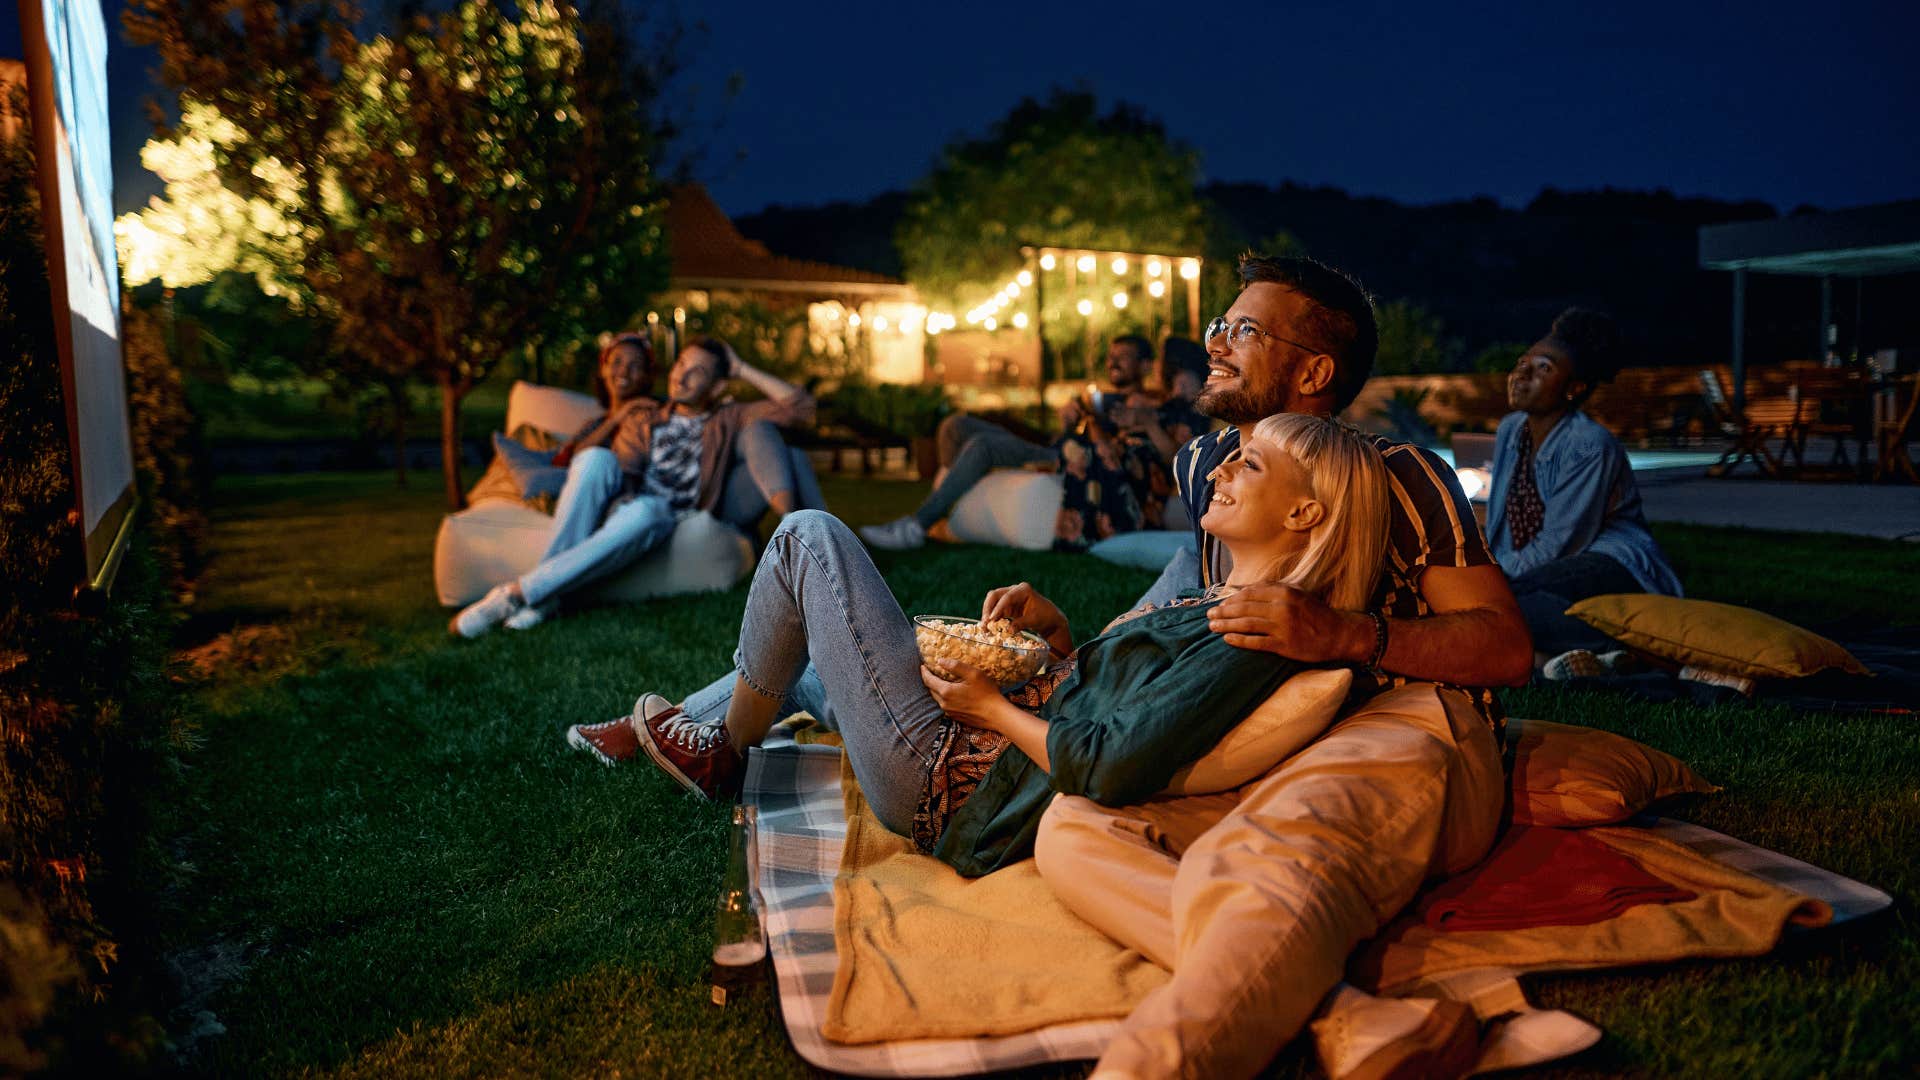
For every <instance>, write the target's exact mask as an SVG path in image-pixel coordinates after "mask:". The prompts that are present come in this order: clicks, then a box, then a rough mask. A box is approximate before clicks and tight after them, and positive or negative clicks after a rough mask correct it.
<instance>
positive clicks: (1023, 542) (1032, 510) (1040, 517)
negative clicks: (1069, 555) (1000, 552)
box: [947, 469, 1061, 551]
mask: <svg viewBox="0 0 1920 1080" xmlns="http://www.w3.org/2000/svg"><path fill="white" fill-rule="evenodd" d="M1060 498H1061V486H1060V477H1058V476H1057V475H1055V474H1053V473H1039V472H1030V471H1028V470H1026V469H997V470H995V471H993V472H990V473H988V474H987V475H985V476H983V477H981V478H980V482H979V483H977V484H975V485H973V489H972V490H970V491H968V492H967V493H966V494H965V495H962V496H961V497H960V501H959V502H957V503H954V504H953V510H952V512H951V513H949V514H948V515H947V527H948V528H949V529H951V530H952V531H953V536H954V539H956V540H961V541H964V542H965V543H969V544H993V545H995V546H997V547H1011V548H1019V549H1021V550H1023V551H1045V550H1047V549H1048V548H1051V547H1052V546H1053V526H1054V522H1055V520H1056V519H1058V518H1059V516H1060Z"/></svg>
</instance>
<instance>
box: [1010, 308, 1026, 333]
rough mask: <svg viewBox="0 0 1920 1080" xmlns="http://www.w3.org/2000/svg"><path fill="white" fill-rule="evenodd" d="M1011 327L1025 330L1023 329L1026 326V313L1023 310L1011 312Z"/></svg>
mask: <svg viewBox="0 0 1920 1080" xmlns="http://www.w3.org/2000/svg"><path fill="white" fill-rule="evenodd" d="M1013 328H1014V329H1015V330H1025V329H1026V328H1027V313H1026V312H1024V311H1016V312H1014V313H1013Z"/></svg>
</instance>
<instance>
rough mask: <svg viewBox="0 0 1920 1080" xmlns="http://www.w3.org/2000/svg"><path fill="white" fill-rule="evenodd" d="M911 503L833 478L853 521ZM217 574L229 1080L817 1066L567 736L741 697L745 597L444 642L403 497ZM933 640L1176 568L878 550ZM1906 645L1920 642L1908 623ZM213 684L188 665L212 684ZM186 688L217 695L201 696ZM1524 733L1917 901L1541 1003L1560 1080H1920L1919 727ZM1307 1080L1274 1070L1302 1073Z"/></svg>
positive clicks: (1745, 715)
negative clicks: (737, 986)
mask: <svg viewBox="0 0 1920 1080" xmlns="http://www.w3.org/2000/svg"><path fill="white" fill-rule="evenodd" d="M923 491H924V488H923V486H921V485H917V484H909V483H898V482H884V481H872V482H863V483H854V482H850V481H843V480H837V479H834V478H829V480H828V484H827V495H828V498H829V500H830V501H831V502H832V504H833V505H834V507H835V509H836V510H837V511H839V512H840V513H841V514H842V515H843V516H845V517H847V518H848V519H849V520H852V521H855V522H857V523H864V522H868V521H876V520H881V519H884V518H887V517H891V516H893V515H894V514H897V513H899V512H901V510H903V509H904V508H906V507H909V506H911V505H912V504H913V503H914V502H915V501H916V500H917V499H918V498H919V496H920V494H921V493H922V492H923ZM217 495H218V503H217V506H216V508H215V512H214V528H213V533H212V537H211V548H212V552H213V557H214V562H213V564H212V569H211V570H210V571H209V573H208V575H207V577H206V579H205V580H204V582H203V583H202V586H201V588H200V591H199V599H198V602H197V605H196V608H195V612H194V615H193V618H192V619H191V620H190V622H189V624H188V626H187V628H186V630H185V637H186V638H187V640H186V641H183V645H185V646H189V648H186V649H184V650H183V653H182V659H181V663H180V668H181V673H182V677H183V678H188V679H190V680H192V682H191V686H192V689H191V691H190V693H191V697H192V703H193V709H194V712H195V713H196V715H197V718H198V723H199V728H200V734H201V740H202V741H201V746H200V748H199V749H198V750H197V752H195V753H193V754H191V755H190V756H189V772H188V774H187V776H186V778H185V782H184V784H183V785H182V798H181V799H180V801H179V802H178V804H177V805H175V806H173V807H171V808H169V812H168V813H167V814H166V815H165V818H166V820H167V822H168V823H169V827H170V830H171V837H170V838H169V840H170V844H171V848H172V850H173V851H174V852H175V853H176V855H177V856H178V857H179V858H180V859H181V860H182V861H183V862H184V863H185V864H186V866H187V872H186V873H184V874H183V875H181V879H180V880H179V881H178V882H174V883H170V884H169V885H168V886H167V887H166V888H165V889H163V890H161V891H160V893H159V902H160V903H161V904H162V906H163V916H164V922H165V925H166V926H167V927H168V938H169V942H168V943H169V945H170V946H171V947H173V948H175V949H177V950H178V951H179V954H180V956H181V957H182V958H183V960H184V968H185V970H186V971H187V972H188V975H189V987H190V989H192V990H193V991H194V993H195V994H196V998H195V1000H194V1001H193V1002H192V1003H191V1004H190V1007H189V1009H188V1013H189V1014H191V1013H192V1012H193V1011H197V1010H209V1011H211V1012H212V1013H213V1014H214V1016H215V1017H217V1019H218V1021H219V1023H220V1024H222V1025H224V1026H225V1029H226V1031H225V1033H224V1034H221V1035H217V1036H211V1037H207V1038H203V1039H201V1040H200V1041H199V1042H198V1043H197V1044H196V1045H195V1047H194V1054H195V1057H194V1059H193V1060H194V1064H195V1065H196V1067H197V1068H200V1069H205V1070H208V1071H212V1072H218V1073H246V1074H250V1075H252V1074H263V1073H264V1074H288V1073H322V1074H342V1075H366V1076H381V1077H386V1076H396V1075H398V1076H413V1075H417V1076H443V1075H467V1074H503V1073H542V1074H566V1075H579V1074H593V1075H625V1076H653V1075H675V1076H680V1075H687V1076H720V1075H738V1076H778V1075H795V1074H804V1073H806V1072H807V1071H808V1070H807V1069H806V1067H805V1065H804V1064H803V1063H802V1062H801V1061H800V1060H799V1059H798V1058H797V1057H796V1056H795V1055H794V1054H793V1052H792V1051H791V1049H790V1048H789V1047H788V1044H787V1041H786V1038H785V1035H784V1033H783V1031H782V1029H781V1027H780V1024H779V1022H778V1018H777V1017H776V1016H775V1015H774V1013H773V1006H772V1003H771V995H770V994H768V993H767V992H765V991H762V992H760V993H757V994H754V995H749V996H748V997H747V998H746V999H745V1000H743V1001H741V1002H738V1003H736V1005H735V1006H734V1007H731V1008H729V1009H728V1010H725V1011H721V1010H717V1009H715V1008H713V1007H712V1006H710V1005H709V1004H707V999H706V983H705V979H706V973H707V953H708V948H709V944H710V934H711V924H712V917H713V902H714V898H715V896H716V893H717V888H718V883H719V879H720V874H721V869H722V863H723V861H724V851H723V847H724V837H725V830H726V824H725V823H726V816H727V815H726V812H725V810H724V809H723V808H720V807H715V806H711V805H707V804H703V803H699V802H696V801H694V800H693V799H692V798H690V797H688V796H684V795H683V794H682V793H681V792H680V791H679V790H678V789H677V788H675V787H674V786H673V785H672V784H671V783H670V782H669V781H667V780H666V779H665V778H664V777H663V776H660V775H657V774H656V773H655V772H653V771H652V770H649V769H643V768H630V769H619V770H609V769H606V768H603V767H601V766H599V765H597V764H595V763H594V762H593V761H591V760H589V759H588V758H587V757H586V756H585V755H583V754H580V753H578V752H575V751H573V750H570V749H568V748H567V746H566V745H565V742H564V740H563V738H562V733H563V731H564V729H565V727H566V725H568V724H570V723H575V722H579V721H583V720H585V721H592V720H602V719H606V718H608V717H611V716H615V715H619V714H623V713H625V712H626V711H628V709H629V708H630V707H631V705H632V703H633V700H634V698H635V696H636V695H637V694H639V693H640V692H641V691H643V690H656V691H659V692H661V693H664V694H666V695H668V696H669V697H673V698H677V697H679V696H680V695H682V694H684V693H685V692H687V691H689V690H691V689H693V688H695V687H696V686H699V685H701V684H703V683H705V682H706V681H708V680H709V679H710V678H712V677H714V676H715V675H717V674H719V673H721V672H722V671H724V670H725V669H726V666H727V663H728V658H729V656H730V652H731V648H732V642H733V639H734V636H735V634H736V633H737V631H738V626H739V618H740V612H741V607H742V604H743V601H744V596H745V589H744V587H742V588H737V589H734V590H733V591H731V592H728V593H723V594H714V595H707V596H697V597H684V598H676V599H674V600H672V601H669V602H659V603H653V604H646V605H639V606H631V607H622V608H616V609H600V610H596V611H589V612H585V613H581V614H577V615H570V616H568V617H567V618H564V619H561V620H558V621H556V622H554V623H551V624H548V625H545V626H542V627H541V628H540V629H539V630H538V631H536V632H533V633H528V634H514V633H508V632H504V631H503V632H501V633H497V634H493V635H490V636H488V637H486V638H483V639H481V640H479V641H476V642H458V643H456V642H452V641H450V640H449V639H448V638H447V637H446V630H445V624H446V618H447V613H446V612H444V611H442V610H441V609H440V608H439V607H438V606H437V605H436V603H435V601H434V597H433V589H432V581H431V569H430V567H431V555H432V547H433V537H434V530H435V528H436V526H437V524H438V521H439V518H440V515H441V514H442V512H443V511H442V508H441V506H440V505H439V504H438V501H437V499H436V496H435V492H434V491H433V490H432V485H419V486H417V487H415V488H413V489H412V490H407V491H400V490H396V489H395V488H393V487H392V486H391V481H390V479H389V478H388V477H387V476H386V475H385V474H364V475H359V474H356V475H310V476H291V477H261V478H248V479H245V480H230V481H222V482H221V484H220V485H219V488H218V492H217ZM1658 532H1659V534H1660V538H1661V540H1662V542H1663V543H1665V544H1666V545H1667V547H1668V550H1669V551H1670V552H1672V553H1673V554H1674V556H1675V560H1676V562H1678V563H1679V564H1680V569H1681V571H1682V574H1683V576H1685V577H1686V579H1687V580H1688V582H1689V584H1690V586H1691V587H1692V588H1693V589H1694V590H1695V591H1696V594H1697V595H1701V596H1705V597H1710V598H1717V599H1728V600H1734V601H1739V602H1744V603H1750V604H1754V605H1755V606H1759V607H1762V608H1766V609H1769V610H1772V611H1774V612H1776V613H1778V614H1781V615H1784V616H1787V617H1790V618H1794V619H1796V620H1799V621H1814V620H1818V619H1825V618H1840V617H1874V618H1880V619H1889V618H1895V617H1898V616H1900V615H1902V614H1903V613H1906V612H1907V611H1908V610H1909V609H1908V606H1907V605H1909V604H1910V593H1911V582H1912V573H1911V569H1912V566H1913V561H1914V560H1913V551H1914V549H1913V548H1911V547H1903V546H1901V545H1897V544H1891V543H1881V542H1870V541H1851V540H1835V539H1830V538H1808V537H1803V536H1797V535H1785V534H1763V533H1751V532H1744V531H1740V530H1717V529H1706V528H1663V529H1660V530H1658ZM881 568H882V570H883V571H884V572H885V573H886V575H887V578H888V580H889V581H890V582H891V583H892V584H893V586H894V588H895V590H896V592H897V593H898V594H899V596H900V598H901V601H902V604H903V606H905V607H906V608H907V609H908V610H909V611H965V610H968V609H970V608H971V607H972V606H973V605H976V604H977V603H978V602H979V597H980V595H981V593H982V592H984V591H985V590H986V589H987V588H989V587H991V586H994V585H999V584H1004V583H1007V582H1010V581H1014V580H1019V579H1022V578H1025V579H1027V580H1031V581H1033V582H1034V583H1035V584H1036V585H1038V586H1039V587H1040V588H1041V589H1042V590H1043V591H1045V592H1046V593H1048V594H1049V595H1052V596H1054V597H1056V598H1057V599H1059V600H1061V601H1062V603H1063V606H1064V607H1065V608H1066V609H1067V611H1068V613H1069V615H1070V616H1071V618H1072V620H1073V622H1074V624H1075V629H1076V631H1077V632H1079V633H1081V634H1086V633H1088V632H1090V631H1091V630H1092V629H1096V628H1097V627H1098V625H1099V624H1100V623H1101V622H1102V621H1103V620H1105V619H1106V618H1107V617H1109V616H1111V615H1113V614H1115V613H1117V612H1119V611H1120V610H1122V609H1123V608H1124V607H1125V606H1126V605H1127V603H1128V602H1129V601H1130V600H1132V599H1133V598H1134V597H1135V596H1137V595H1138V594H1139V593H1140V592H1141V591H1142V590H1143V589H1144V588H1145V587H1146V585H1147V584H1148V583H1149V582H1150V580H1151V578H1152V575H1150V574H1146V573H1142V572H1137V571H1127V570H1120V569H1117V568H1114V567H1111V566H1108V565H1107V564H1105V563H1101V562H1097V561H1092V560H1088V559H1084V558H1076V557H1071V556H1062V555H1052V554H1042V555H1029V554H1022V553H1014V552H1007V551H999V550H990V549H980V548H939V547H936V548H933V549H930V550H927V551H922V552H915V553H911V554H907V555H900V556H883V558H882V562H881ZM1909 617H1910V616H1909ZM195 664H197V665H198V668H197V669H196V668H194V667H193V665H195ZM195 670H197V671H198V672H199V673H198V674H192V673H191V672H192V671H195ZM1509 704H1510V708H1511V711H1512V712H1514V713H1515V714H1516V715H1526V716H1542V717H1548V718H1552V719H1556V720H1564V721H1569V722H1574V723H1585V724H1592V725H1595V726H1599V727H1605V728H1610V729H1614V730H1619V731H1623V732H1627V733H1629V734H1632V735H1634V736H1635V737H1637V738H1641V739H1643V740H1645V741H1647V742H1649V743H1652V744H1653V745H1655V746H1658V747H1661V748H1663V749H1666V750H1668V751H1670V752H1673V753H1677V754H1679V755H1680V756H1682V757H1684V758H1686V759H1687V760H1689V761H1690V762H1692V763H1693V764H1694V765H1695V766H1696V767H1697V768H1698V769H1699V770H1700V771H1701V772H1702V773H1703V774H1704V775H1706V776H1708V777H1709V778H1711V779H1713V780H1714V781H1716V782H1718V783H1721V784H1724V785H1725V786H1726V788H1727V791H1726V793H1725V794H1723V795H1719V796H1716V797H1713V798H1711V799H1705V800H1699V801H1696V802H1693V803H1690V804H1687V805H1685V806H1683V807H1681V808H1680V812H1681V813H1682V815H1683V816H1687V817H1689V818H1691V819H1693V820H1697V821H1700V822H1702V823H1703V824H1706V825H1708V826H1711V827H1713V828H1717V829H1721V830H1724V831H1726V832H1730V833H1733V834H1735V835H1738V836H1741V837H1744V838H1746V839H1749V840H1752V841H1755V842H1757V843H1761V844H1764V845H1766V846H1769V847H1773V848H1777V849H1779V850H1781V851H1784V852H1787V853H1789V854H1792V855H1795V856H1797V857H1800V858H1803V859H1806V860H1808V861H1811V862H1814V863H1817V864H1819V865H1822V866H1826V867H1829V868H1831V869H1834V870H1837V871H1839V872H1841V873H1845V874H1849V875H1852V876H1855V877H1858V878H1861V879H1862V880H1865V881H1868V882H1870V883H1872V884H1874V885H1877V886H1879V887H1881V888H1883V889H1886V890H1888V891H1890V892H1892V893H1893V894H1894V895H1895V896H1896V897H1898V899H1899V906H1898V908H1897V909H1896V911H1895V912H1894V913H1892V914H1891V915H1888V916H1884V917H1882V918H1880V919H1878V920H1877V921H1875V922H1873V923H1871V924H1869V925H1864V926H1858V927H1853V928H1847V929H1845V930H1843V931H1832V932H1823V933H1819V934H1813V935H1808V936H1806V937H1804V938H1801V939H1797V940H1794V941H1792V942H1790V943H1789V944H1788V945H1787V946H1786V947H1784V948H1783V949H1782V950H1781V951H1780V952H1779V953H1778V954H1777V955H1775V956H1773V957H1769V958H1766V959H1762V960H1750V961H1735V962H1725V963H1698V964H1688V965H1682V966H1678V967H1672V968H1664V969H1660V970H1645V971H1635V972H1630V973H1625V974H1617V975H1595V976H1581V977H1566V978H1553V979H1544V980H1539V981H1537V982H1535V983H1533V984H1532V985H1533V987H1534V995H1535V998H1536V1000H1537V1001H1538V1002H1539V1003H1541V1004H1543V1005H1547V1006H1557V1007H1564V1008H1570V1009H1574V1010H1576V1011H1578V1012H1581V1013H1583V1014H1585V1015H1587V1016H1590V1017H1591V1018H1593V1019H1594V1020H1595V1021H1597V1022H1598V1023H1600V1024H1601V1025H1602V1026H1604V1027H1605V1028H1606V1029H1607V1032H1608V1037H1607V1039H1606V1041H1605V1042H1604V1043H1603V1044H1602V1045H1601V1046H1600V1047H1598V1048H1597V1049H1596V1050H1594V1051H1591V1052H1589V1053H1588V1054H1587V1055H1584V1056H1583V1057H1582V1058H1580V1059H1578V1060H1577V1061H1576V1062H1574V1063H1573V1065H1572V1067H1571V1069H1570V1070H1566V1071H1568V1072H1569V1073H1570V1074H1654V1075H1683V1074H1684V1075H1696V1076H1726V1075H1773V1076H1799V1075H1807V1074H1813V1073H1826V1074H1832V1075H1861V1074H1868V1073H1872V1072H1876V1071H1881V1072H1902V1073H1904V1072H1905V1071H1906V1070H1907V1069H1908V1068H1910V1067H1911V1065H1912V1062H1913V1061H1914V1059H1915V1058H1916V1056H1917V1055H1920V1048H1917V1047H1916V1045H1915V1042H1914V1039H1915V1036H1914V1031H1915V1029H1916V1027H1920V1004H1917V1002H1920V991H1916V990H1915V989H1914V986H1915V983H1916V981H1920V956H1916V943H1917V942H1920V934H1916V932H1915V927H1914V925H1913V918H1912V915H1911V912H1912V905H1913V901H1914V899H1915V896H1916V892H1917V891H1920V875H1916V873H1915V871H1914V868H1913V866H1912V861H1913V858H1914V854H1915V852H1916V851H1917V850H1920V827H1916V826H1917V825H1920V782H1917V781H1920V725H1916V724H1915V723H1914V722H1913V721H1912V719H1911V718H1900V717H1871V716H1849V717H1831V716H1811V715H1805V714H1796V713H1791V712H1786V711H1783V710H1777V709H1772V708H1738V709H1732V708H1729V709H1702V708H1694V707H1686V706H1678V705H1673V706H1647V705H1639V704H1633V703H1629V702H1627V701H1624V700H1622V699H1618V698H1612V697H1599V696H1592V695H1586V696H1576V695H1566V694H1557V693H1553V692H1540V691H1529V692H1517V693H1514V694H1512V695H1511V696H1510V698H1509ZM1301 1060H1302V1059H1301V1056H1300V1055H1299V1054H1298V1053H1294V1054H1290V1055H1288V1056H1287V1057H1283V1059H1282V1061H1281V1063H1280V1066H1279V1071H1281V1072H1283V1073H1291V1072H1296V1071H1299V1070H1300V1069H1301V1068H1302V1067H1303V1066H1302V1064H1301Z"/></svg>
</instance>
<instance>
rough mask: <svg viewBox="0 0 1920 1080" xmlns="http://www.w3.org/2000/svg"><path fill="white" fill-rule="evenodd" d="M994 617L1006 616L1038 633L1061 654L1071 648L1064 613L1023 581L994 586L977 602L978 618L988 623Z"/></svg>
mask: <svg viewBox="0 0 1920 1080" xmlns="http://www.w3.org/2000/svg"><path fill="white" fill-rule="evenodd" d="M995 619H1005V620H1007V621H1008V622H1010V623H1012V624H1013V627H1014V629H1016V630H1031V631H1033V632H1034V633H1036V634H1039V635H1040V636H1041V637H1043V638H1046V639H1047V641H1048V642H1049V643H1050V644H1052V645H1053V648H1054V651H1056V652H1058V653H1060V654H1061V655H1065V654H1067V653H1070V652H1072V651H1073V633H1072V631H1070V630H1069V629H1068V627H1067V616H1066V613H1065V612H1063V611H1061V610H1060V606H1059V605H1058V604H1055V603H1054V602H1053V601H1051V600H1049V599H1047V598H1046V597H1044V596H1042V595H1040V591H1039V590H1038V589H1035V588H1034V587H1033V586H1032V585H1029V584H1027V583H1026V582H1024V581H1023V582H1021V583H1020V584H1018V585H1006V586H1002V587H1001V588H998V589H995V590H993V591H992V592H990V593H988V594H987V598H986V599H985V600H983V601H981V602H980V621H981V622H983V623H990V622H992V621H994V620H995Z"/></svg>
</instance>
